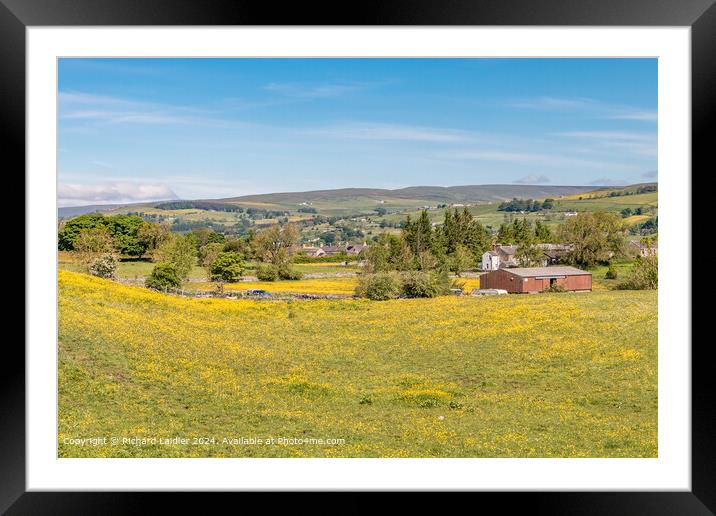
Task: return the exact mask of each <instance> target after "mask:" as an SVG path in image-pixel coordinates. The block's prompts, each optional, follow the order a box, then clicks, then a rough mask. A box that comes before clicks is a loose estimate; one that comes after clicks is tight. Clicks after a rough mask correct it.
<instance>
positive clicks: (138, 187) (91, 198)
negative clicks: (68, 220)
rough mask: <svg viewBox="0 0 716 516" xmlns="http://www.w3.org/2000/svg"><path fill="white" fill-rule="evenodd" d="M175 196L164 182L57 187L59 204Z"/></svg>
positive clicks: (125, 182) (71, 184)
mask: <svg viewBox="0 0 716 516" xmlns="http://www.w3.org/2000/svg"><path fill="white" fill-rule="evenodd" d="M176 198H177V196H176V194H175V193H174V192H173V191H172V189H171V188H169V187H168V186H167V185H164V184H148V183H134V182H128V181H122V182H120V181H118V182H110V183H101V184H92V185H82V184H73V183H60V184H59V185H58V187H57V201H58V204H59V206H83V205H88V204H126V203H132V202H142V201H158V200H165V199H176Z"/></svg>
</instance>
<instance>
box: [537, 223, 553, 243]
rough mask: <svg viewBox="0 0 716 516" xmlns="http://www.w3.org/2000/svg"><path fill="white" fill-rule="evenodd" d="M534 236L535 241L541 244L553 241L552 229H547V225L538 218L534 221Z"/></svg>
mask: <svg viewBox="0 0 716 516" xmlns="http://www.w3.org/2000/svg"><path fill="white" fill-rule="evenodd" d="M535 238H536V239H537V242H540V243H543V244H546V243H550V242H554V235H553V234H552V230H551V229H549V226H547V225H546V224H543V223H542V222H541V221H539V220H537V221H535Z"/></svg>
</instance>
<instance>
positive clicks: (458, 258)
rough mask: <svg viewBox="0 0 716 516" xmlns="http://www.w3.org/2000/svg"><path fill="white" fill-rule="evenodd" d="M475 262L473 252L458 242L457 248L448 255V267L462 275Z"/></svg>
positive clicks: (456, 273) (457, 274)
mask: <svg viewBox="0 0 716 516" xmlns="http://www.w3.org/2000/svg"><path fill="white" fill-rule="evenodd" d="M473 263H475V261H474V256H473V254H472V253H471V252H470V251H468V250H467V248H466V247H465V246H463V245H462V244H458V246H457V247H456V248H455V250H454V251H453V252H452V253H451V254H449V255H448V269H449V270H450V271H452V272H454V273H455V275H456V276H460V273H461V272H462V271H464V270H465V269H469V268H470V266H471V265H473Z"/></svg>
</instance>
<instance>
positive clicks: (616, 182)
mask: <svg viewBox="0 0 716 516" xmlns="http://www.w3.org/2000/svg"><path fill="white" fill-rule="evenodd" d="M589 184H590V185H593V186H624V185H626V184H627V182H626V181H624V180H622V179H612V178H610V177H601V178H599V179H595V180H594V181H590V182H589Z"/></svg>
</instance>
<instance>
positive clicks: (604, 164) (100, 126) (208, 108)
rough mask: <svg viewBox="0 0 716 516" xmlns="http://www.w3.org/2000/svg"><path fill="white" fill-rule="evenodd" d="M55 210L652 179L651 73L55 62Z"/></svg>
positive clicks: (579, 68)
mask: <svg viewBox="0 0 716 516" xmlns="http://www.w3.org/2000/svg"><path fill="white" fill-rule="evenodd" d="M58 157H59V192H58V196H59V203H60V205H61V206H71V205H82V204H107V203H116V202H120V203H123V202H132V201H145V200H157V199H165V198H176V197H178V198H184V199H196V198H220V197H233V196H238V195H246V194H252V193H267V192H279V191H301V190H316V189H328V188H343V187H372V188H400V187H404V186H415V185H442V186H453V185H466V184H498V183H499V184H509V183H522V184H555V185H611V184H615V185H618V184H629V183H638V182H644V181H654V180H656V171H657V61H656V59H108V58H104V59H75V58H72V59H61V60H60V63H59V151H58Z"/></svg>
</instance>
